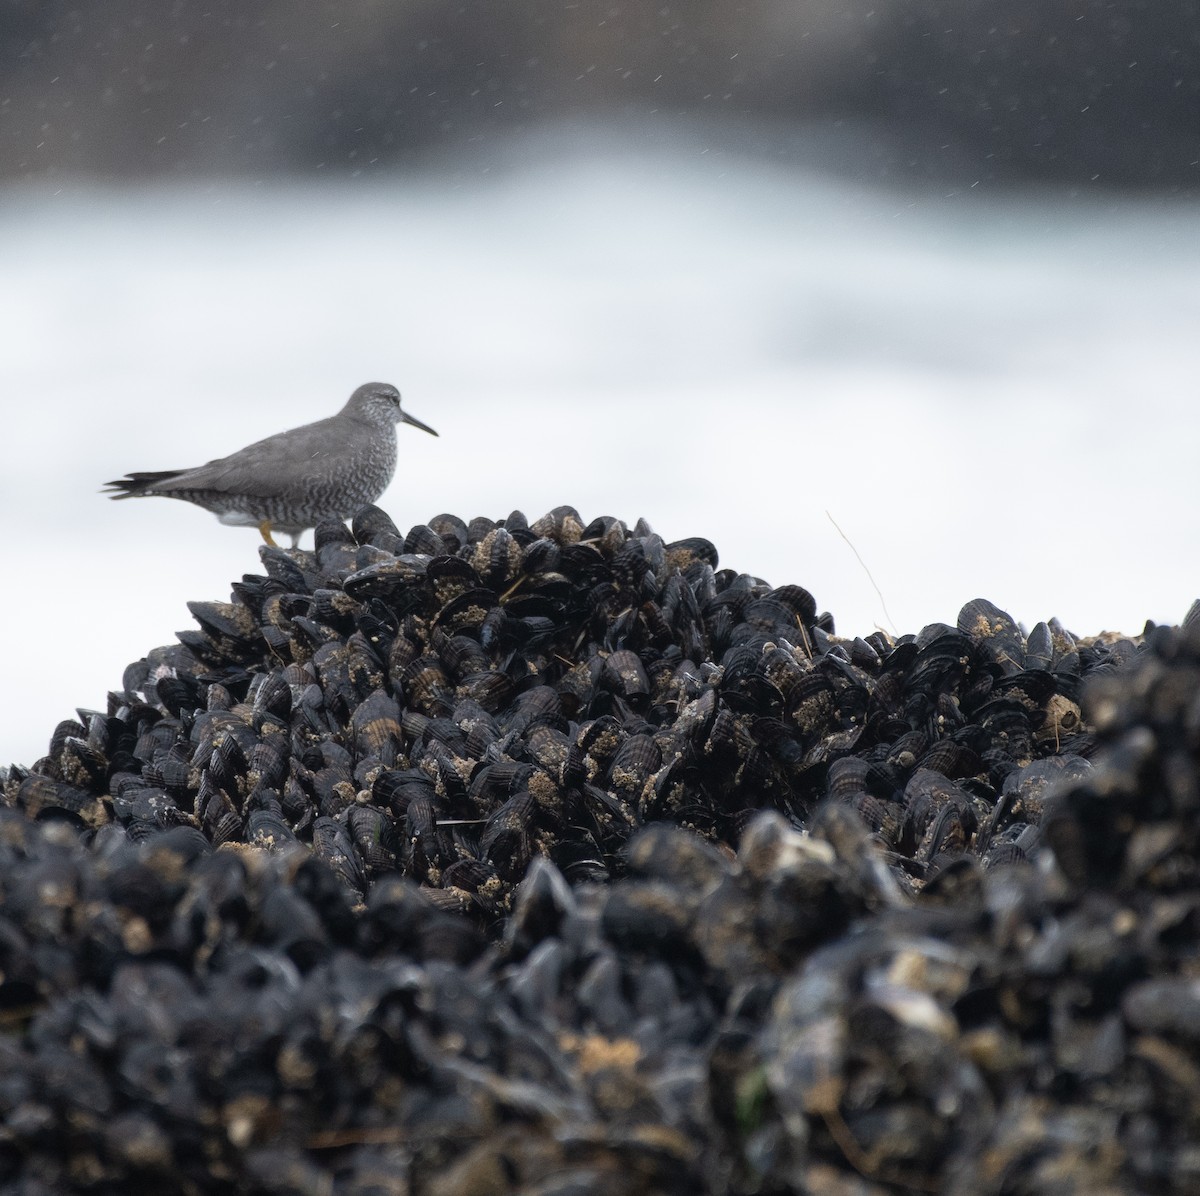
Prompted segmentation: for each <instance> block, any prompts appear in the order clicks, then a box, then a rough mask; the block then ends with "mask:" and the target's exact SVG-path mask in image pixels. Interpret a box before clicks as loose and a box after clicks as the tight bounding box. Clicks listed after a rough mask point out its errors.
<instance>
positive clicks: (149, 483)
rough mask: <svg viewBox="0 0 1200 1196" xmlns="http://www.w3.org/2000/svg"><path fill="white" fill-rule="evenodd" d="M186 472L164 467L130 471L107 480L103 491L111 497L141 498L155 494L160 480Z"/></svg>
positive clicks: (163, 480)
mask: <svg viewBox="0 0 1200 1196" xmlns="http://www.w3.org/2000/svg"><path fill="white" fill-rule="evenodd" d="M185 472H186V471H185V470H182V469H163V470H159V471H158V472H157V473H130V474H126V475H125V477H123V478H118V479H117V480H116V481H115V482H105V483H104V489H103V490H102V491H101V493H102V494H107V495H108V496H109V498H141V497H142V496H143V495H146V494H153V493H154V492H155V487H156V486H157V485H158V484H159V483H160V482H166V481H169V480H170V479H171V478H177V477H178V476H179V475H180V474H181V473H185Z"/></svg>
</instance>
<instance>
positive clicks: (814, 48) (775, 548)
mask: <svg viewBox="0 0 1200 1196" xmlns="http://www.w3.org/2000/svg"><path fill="white" fill-rule="evenodd" d="M1198 66H1200V2H1196V0H1074V2H1072V3H1066V2H1065V0H988V2H987V3H984V2H983V0H954V2H953V3H951V2H949V0H894V2H893V3H890V4H886V5H879V6H873V5H871V4H868V3H865V2H863V3H859V2H858V0H841V2H839V3H831V2H829V0H789V2H786V3H785V2H783V0H761V2H759V3H755V4H750V5H738V4H733V3H731V2H730V0H721V2H720V3H718V2H717V0H690V2H689V3H688V4H686V5H679V6H676V5H674V4H661V5H655V4H647V5H628V4H617V3H612V2H609V3H590V2H588V0H580V2H578V3H560V4H548V3H541V2H536V0H509V2H507V3H505V2H502V0H486V2H485V0H466V2H464V3H455V4H446V3H435V2H433V0H409V2H408V3H405V4H386V3H383V2H382V0H339V2H338V3H306V4H303V5H297V4H294V3H284V2H283V0H278V2H270V0H264V2H260V3H251V2H247V0H239V2H237V3H234V2H233V0H210V2H208V3H206V4H203V5H201V4H196V3H190V2H188V0H173V2H169V3H163V2H159V3H149V2H148V0H92V2H90V3H89V4H87V5H85V6H78V7H76V6H72V5H70V4H66V3H59V2H57V0H50V2H47V0H36V2H35V0H0V329H2V333H0V336H2V338H3V340H2V342H0V343H2V346H3V352H2V353H0V393H2V394H3V407H2V409H0V427H2V429H3V444H4V456H3V467H2V469H0V513H2V515H3V518H4V529H5V530H4V541H5V547H6V556H5V561H6V566H5V570H4V584H3V586H0V627H2V628H3V633H4V642H5V648H4V650H3V653H2V657H0V659H2V661H3V686H2V690H0V703H2V704H3V705H4V707H5V717H4V719H3V723H2V724H0V725H2V727H3V733H2V734H0V760H16V761H22V762H25V763H31V762H32V761H33V760H34V759H36V758H37V757H38V756H40V755H42V754H43V753H44V751H45V748H46V744H47V741H48V739H49V735H50V733H51V731H52V730H53V728H54V725H55V724H56V723H57V722H58V721H59V720H60V719H62V718H67V717H72V716H73V714H74V709H75V708H76V707H77V706H82V707H85V708H100V709H102V708H103V707H104V704H105V694H106V691H107V690H108V689H110V688H116V687H119V686H120V681H121V674H122V672H123V670H124V667H125V665H126V664H127V663H129V662H130V661H132V660H135V659H137V658H138V657H140V656H142V655H144V653H145V652H146V651H147V650H148V649H149V648H151V647H153V646H155V645H157V644H159V643H163V642H166V641H168V640H169V639H170V638H171V636H172V634H173V632H174V631H175V630H177V629H180V628H183V627H186V626H187V625H188V623H189V616H188V613H187V610H186V605H185V604H186V602H187V601H188V600H189V599H213V598H217V599H224V598H227V597H228V593H229V583H230V582H231V581H233V580H236V579H237V578H239V577H240V576H241V575H242V574H243V573H247V572H256V571H259V568H260V566H259V561H258V557H257V543H258V537H257V533H256V532H255V531H253V530H244V529H230V528H224V527H221V526H219V525H218V524H217V522H216V520H215V519H214V518H213V517H212V516H211V515H208V514H207V513H205V512H202V511H199V510H197V509H194V508H191V507H189V506H187V505H185V504H183V503H177V502H170V501H168V500H162V499H149V500H146V501H144V502H136V503H134V502H130V503H122V504H120V505H117V504H113V503H110V502H107V501H105V500H104V499H103V498H102V497H101V496H100V494H99V488H100V485H101V484H102V483H103V482H104V481H106V480H107V479H109V478H113V477H118V476H120V475H121V474H123V473H125V472H126V471H129V470H138V469H167V468H177V467H183V466H189V465H194V464H198V463H200V462H202V461H205V460H208V459H209V458H211V457H214V456H219V455H224V454H225V453H228V452H230V451H232V450H234V449H236V448H239V447H240V446H242V445H243V444H246V443H248V442H249V441H251V440H254V439H257V438H259V437H261V436H264V435H267V434H270V433H272V432H276V431H279V430H282V429H283V428H286V427H289V426H294V425H296V424H299V423H304V422H308V421H310V420H313V419H318V418H321V417H323V416H325V415H328V414H331V413H332V412H333V411H334V410H336V409H337V408H338V407H339V406H340V405H341V404H342V402H343V401H344V400H345V398H346V397H347V396H348V394H349V392H350V391H351V390H352V389H353V388H354V387H355V386H356V385H358V384H359V383H360V382H363V381H367V380H369V379H382V380H386V381H391V382H394V383H396V384H397V385H398V386H399V387H400V388H401V390H402V391H403V393H404V399H405V406H406V408H407V409H408V410H410V411H412V413H413V414H414V415H416V416H417V417H418V418H420V419H422V420H424V421H425V422H427V423H429V424H432V425H433V426H434V427H435V428H437V430H438V431H439V433H440V437H439V438H438V439H437V440H432V439H431V438H428V437H425V436H423V435H422V434H420V433H419V432H413V431H412V430H405V429H402V430H401V432H400V435H401V437H402V459H401V465H400V469H399V471H398V473H397V477H396V479H395V481H394V482H393V485H392V487H391V488H390V490H389V491H388V493H387V495H385V497H384V499H383V505H384V506H385V507H386V508H387V509H388V510H389V511H390V513H391V514H392V516H393V518H394V519H395V521H396V522H397V524H399V525H400V527H401V528H402V529H405V528H407V527H409V526H411V525H412V524H413V523H417V522H424V521H426V520H427V519H429V518H430V517H432V516H433V515H435V514H438V513H439V512H442V511H451V512H454V513H456V514H459V515H462V516H463V517H466V518H470V517H471V516H473V515H476V514H486V515H489V516H491V517H493V518H499V517H502V516H504V515H506V514H508V512H509V511H511V510H512V509H514V508H520V509H522V510H524V511H525V513H526V514H527V515H528V516H529V517H530V518H534V517H536V516H537V515H539V514H541V513H543V512H544V511H545V510H547V509H549V508H551V507H553V506H556V505H558V504H560V503H571V504H573V505H574V506H576V507H577V508H578V509H579V511H580V512H581V514H582V515H583V517H584V519H585V521H586V520H590V519H591V518H592V517H594V516H596V515H599V514H612V515H616V516H619V517H621V518H623V519H625V520H627V521H628V522H630V523H632V522H633V521H634V520H636V519H637V518H638V517H639V516H644V517H645V518H646V519H648V520H649V522H650V523H651V524H652V525H653V526H654V527H655V528H656V530H658V531H659V532H660V533H661V534H662V535H664V536H665V537H666V538H668V539H673V538H678V537H682V536H687V535H703V536H706V537H708V538H709V539H711V540H713V541H714V542H715V543H716V544H717V546H718V548H719V550H720V552H721V558H722V564H723V565H728V566H730V567H733V568H735V569H737V570H739V571H745V572H749V573H753V574H756V575H758V576H760V577H763V578H765V579H767V580H768V581H770V582H772V583H773V584H776V585H778V584H783V583H786V582H796V583H799V584H802V585H805V586H806V587H808V588H809V589H810V590H812V591H813V593H814V594H815V595H816V596H817V599H818V602H819V603H820V604H821V606H822V608H824V609H828V610H830V611H832V612H833V614H834V616H835V619H836V623H837V627H838V630H839V631H840V632H842V633H844V634H851V635H853V634H865V633H867V632H869V631H871V630H872V629H873V628H874V627H875V626H876V625H879V626H883V627H884V628H885V629H887V630H889V631H891V632H893V633H902V632H910V631H917V630H918V629H919V628H920V627H921V626H922V625H923V624H926V623H929V622H933V621H935V620H942V621H948V622H953V621H954V619H955V617H956V614H957V611H958V609H959V607H960V606H961V605H962V603H963V602H965V601H966V600H968V599H970V598H972V597H975V596H985V597H988V598H990V599H991V600H993V601H994V602H996V603H997V604H999V605H1001V606H1003V607H1005V608H1006V609H1008V610H1010V611H1011V612H1012V613H1013V614H1014V615H1015V616H1016V617H1017V618H1018V619H1020V620H1021V621H1023V622H1024V623H1026V625H1027V626H1028V625H1032V623H1034V622H1036V621H1037V620H1039V619H1042V618H1049V617H1050V616H1053V615H1057V616H1058V617H1060V618H1061V619H1062V620H1063V621H1064V622H1065V623H1066V624H1067V625H1068V626H1069V627H1071V628H1072V629H1073V630H1075V631H1076V632H1078V633H1079V634H1090V633H1095V632H1099V631H1101V630H1103V629H1116V630H1122V631H1125V632H1136V631H1138V630H1140V629H1141V626H1142V624H1143V623H1144V621H1145V620H1146V619H1148V618H1149V619H1154V620H1156V621H1161V622H1175V621H1178V620H1179V619H1180V618H1181V617H1182V615H1183V614H1184V612H1185V611H1186V610H1187V607H1188V605H1189V603H1190V602H1191V600H1192V599H1193V598H1194V597H1195V596H1196V593H1197V591H1200V585H1198V584H1197V573H1196V568H1195V564H1194V561H1195V555H1196V546H1197V543H1198V542H1200V535H1198V533H1200V503H1198V502H1197V499H1198V497H1200V494H1198V489H1200V487H1198V484H1197V468H1196V462H1197V449H1198V445H1197V439H1198V437H1197V430H1198V427H1200V421H1198V419H1197V415H1196V397H1195V391H1196V378H1197V376H1198V374H1200V337H1197V335H1196V322H1197V321H1196V316H1197V310H1198V301H1200V268H1198V267H1200V211H1198V210H1197V205H1196V188H1197V183H1198V181H1200V70H1198V69H1197V68H1198ZM306 542H308V541H307V540H306ZM860 557H861V562H862V563H860V560H859V558H860ZM868 568H869V570H870V573H869V575H868V573H867V569H868ZM876 587H878V589H877V588H876Z"/></svg>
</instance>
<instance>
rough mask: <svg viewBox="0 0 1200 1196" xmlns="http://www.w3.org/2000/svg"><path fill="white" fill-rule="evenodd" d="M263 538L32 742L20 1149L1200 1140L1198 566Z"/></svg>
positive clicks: (567, 1151) (804, 1173)
mask: <svg viewBox="0 0 1200 1196" xmlns="http://www.w3.org/2000/svg"><path fill="white" fill-rule="evenodd" d="M263 560H264V563H265V565H266V570H267V576H266V577H247V578H245V579H243V581H242V582H241V583H239V584H238V585H236V586H235V589H234V596H233V601H232V602H231V603H229V604H195V605H194V607H193V613H194V614H195V616H196V618H197V620H198V622H199V624H200V627H201V630H200V631H199V632H190V633H184V634H183V635H181V637H180V643H179V644H178V645H175V646H172V647H169V648H162V649H158V650H156V651H154V652H152V653H150V654H149V655H148V656H147V658H146V660H145V661H142V662H139V663H138V664H137V665H135V666H131V669H130V670H129V671H128V672H127V674H126V678H125V684H124V690H123V692H121V693H118V694H113V695H111V697H110V705H109V709H108V711H107V713H105V714H100V713H87V712H81V716H80V720H79V721H78V722H76V721H71V722H69V723H64V724H62V725H60V726H59V728H58V729H57V731H56V732H55V735H54V738H53V741H52V744H51V750H50V754H49V755H48V756H47V757H46V758H45V759H44V760H42V761H39V762H38V763H37V764H36V765H34V767H33V768H32V769H23V768H16V767H14V768H13V769H11V770H10V772H9V774H8V777H7V781H6V784H5V791H4V792H5V805H6V806H7V807H9V808H8V809H6V810H0V1185H2V1186H3V1187H4V1189H5V1190H6V1191H8V1190H12V1191H14V1192H20V1193H27V1194H29V1196H33V1194H35V1193H36V1194H40V1193H43V1192H46V1193H48V1192H60V1191H68V1190H80V1191H95V1192H101V1191H115V1190H130V1189H132V1188H133V1187H137V1188H138V1190H143V1191H170V1192H173V1193H175V1192H182V1193H192V1192H195V1193H208V1192H250V1193H284V1192H289V1193H290V1192H300V1193H305V1192H312V1193H329V1192H343V1191H344V1192H363V1193H366V1192H396V1191H403V1192H412V1193H422V1194H428V1196H471V1194H475V1193H490V1192H501V1191H518V1190H519V1191H523V1192H529V1193H536V1194H539V1196H568V1194H576V1193H579V1194H582V1193H598V1194H600V1196H607V1194H611V1196H621V1194H625V1193H630V1194H634V1193H646V1194H647V1196H648V1194H650V1193H679V1194H680V1196H683V1194H684V1193H687V1194H691V1193H714V1194H715V1193H727V1192H730V1193H746V1194H751V1193H782V1192H793V1191H795V1192H822V1193H825V1192H830V1193H844V1194H845V1196H881V1194H883V1193H897V1194H898V1193H910V1192H914V1193H915V1192H946V1193H954V1194H961V1196H967V1194H974V1193H997V1194H1001V1193H1004V1194H1008V1193H1011V1194H1014V1196H1016V1194H1021V1193H1029V1194H1030V1196H1032V1194H1034V1193H1043V1192H1046V1191H1049V1190H1051V1189H1052V1188H1053V1189H1054V1190H1055V1191H1056V1192H1062V1193H1072V1192H1075V1193H1079V1194H1080V1196H1082V1194H1083V1193H1085V1192H1086V1193H1110V1192H1111V1193H1115V1192H1119V1191H1129V1190H1139V1191H1161V1192H1164V1193H1172V1194H1178V1196H1183V1193H1188V1192H1193V1191H1195V1190H1197V1189H1198V1188H1200V1151H1198V1150H1197V1148H1196V1146H1195V1143H1196V1141H1197V1140H1198V1139H1200V1101H1198V1100H1197V1095H1196V1094H1197V1093H1198V1092H1200V987H1198V982H1197V979H1196V978H1197V976H1198V975H1200V719H1198V718H1197V709H1200V707H1198V706H1197V699H1196V694H1197V693H1198V692H1200V608H1194V609H1193V612H1192V613H1191V614H1190V615H1189V618H1188V620H1185V624H1184V626H1183V627H1182V628H1180V629H1168V628H1152V629H1151V628H1148V630H1147V633H1146V634H1145V635H1144V636H1143V637H1142V638H1141V642H1140V643H1139V644H1137V645H1136V646H1135V645H1134V644H1133V643H1131V642H1130V641H1126V640H1112V641H1110V642H1099V641H1089V642H1075V641H1074V640H1073V639H1072V638H1071V637H1070V636H1069V635H1067V634H1066V632H1064V631H1063V629H1062V628H1060V627H1058V626H1057V625H1055V624H1049V625H1039V626H1038V627H1037V628H1035V629H1034V630H1033V631H1032V632H1031V633H1030V634H1029V635H1028V636H1025V635H1023V634H1022V632H1021V630H1020V629H1019V628H1018V627H1017V626H1016V625H1015V624H1014V622H1013V621H1012V619H1011V618H1009V617H1008V616H1007V615H1005V614H1004V612H1002V611H1000V610H998V609H997V608H995V607H994V606H992V605H991V604H989V603H986V602H982V601H976V602H971V603H969V604H968V605H967V606H966V607H965V608H964V609H963V611H962V613H961V615H960V617H959V621H958V626H957V627H949V626H946V625H941V624H935V625H932V626H930V627H927V628H925V629H924V630H923V631H922V632H921V633H920V634H919V635H917V636H905V637H902V638H900V639H898V640H895V641H893V640H892V639H890V638H889V637H887V636H884V635H882V634H876V635H873V636H870V637H868V638H866V639H856V640H853V641H850V640H844V639H838V638H837V637H835V636H834V635H833V628H832V621H831V620H830V619H829V618H828V616H819V617H818V615H817V611H816V605H815V603H814V602H813V600H812V599H811V597H810V596H809V595H808V594H807V592H806V591H804V590H802V589H800V588H799V587H795V586H788V587H783V588H780V589H771V588H770V587H769V586H767V585H766V584H765V583H763V582H761V581H759V580H757V579H755V578H751V577H748V576H745V575H737V574H733V573H731V572H729V571H721V570H718V569H717V559H716V552H715V550H714V549H713V547H712V545H711V544H709V543H708V542H707V541H704V540H699V539H694V540H686V541H681V542H678V543H675V544H664V543H663V542H662V541H661V540H660V539H659V538H658V537H656V536H655V535H653V533H652V532H651V531H650V530H649V529H648V528H647V527H645V526H643V525H640V524H639V525H638V527H636V528H635V529H634V530H633V532H632V533H630V532H629V531H628V530H627V529H626V528H625V526H624V525H622V524H621V523H619V522H617V521H615V520H611V519H601V520H596V521H595V522H594V523H592V524H590V525H587V526H585V525H584V523H583V521H582V520H581V519H579V517H578V516H577V515H576V513H575V512H574V511H572V510H570V509H568V508H562V509H559V510H557V511H555V512H552V513H551V514H550V515H548V516H546V517H545V518H544V519H542V520H539V521H537V522H536V523H534V524H532V525H527V523H526V521H525V520H524V519H523V518H522V517H520V516H518V515H513V516H511V517H510V518H509V519H507V520H504V521H503V523H502V524H497V523H493V522H490V521H486V520H476V521H474V522H473V523H471V524H470V525H464V524H463V523H462V522H461V521H459V520H456V519H453V518H450V517H442V518H440V519H437V520H433V521H431V523H430V524H429V525H422V526H419V527H417V528H414V529H413V530H412V531H411V532H410V533H409V534H408V536H406V537H402V536H401V535H400V534H399V533H398V532H397V531H396V529H395V528H394V526H393V525H392V524H391V523H390V521H388V520H387V518H386V516H384V515H383V514H382V512H379V511H377V510H374V509H368V510H366V511H364V512H363V513H361V514H360V516H359V517H358V518H356V520H355V521H354V524H353V533H352V534H351V533H349V532H347V530H346V529H345V528H343V527H341V526H340V525H326V526H322V527H321V528H319V529H318V536H317V544H316V550H315V552H313V553H305V552H296V551H289V552H285V551H282V550H277V549H264V550H263ZM1085 682H1086V684H1085Z"/></svg>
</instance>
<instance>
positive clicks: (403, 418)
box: [400, 411, 437, 436]
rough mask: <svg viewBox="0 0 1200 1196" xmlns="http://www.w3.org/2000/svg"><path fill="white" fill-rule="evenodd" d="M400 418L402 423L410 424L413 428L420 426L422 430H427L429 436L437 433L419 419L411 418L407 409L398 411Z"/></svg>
mask: <svg viewBox="0 0 1200 1196" xmlns="http://www.w3.org/2000/svg"><path fill="white" fill-rule="evenodd" d="M400 420H401V422H402V423H406V424H412V426H413V427H414V428H420V429H421V431H422V432H428V433H429V435H430V436H436V435H437V433H436V432H435V431H434V430H433V429H432V428H431V427H430V426H429V425H428V424H423V423H421V421H420V420H419V419H413V417H412V416H411V415H409V414H408V412H407V411H401V412H400Z"/></svg>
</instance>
